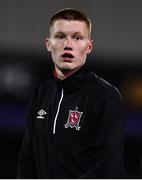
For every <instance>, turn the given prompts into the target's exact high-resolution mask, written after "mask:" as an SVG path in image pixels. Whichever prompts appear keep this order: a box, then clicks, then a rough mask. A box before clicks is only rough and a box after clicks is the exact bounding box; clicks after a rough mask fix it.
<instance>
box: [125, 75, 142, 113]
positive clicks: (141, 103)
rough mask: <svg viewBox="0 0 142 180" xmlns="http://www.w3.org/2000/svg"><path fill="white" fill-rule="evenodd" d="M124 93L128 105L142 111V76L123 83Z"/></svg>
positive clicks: (128, 79)
mask: <svg viewBox="0 0 142 180" xmlns="http://www.w3.org/2000/svg"><path fill="white" fill-rule="evenodd" d="M122 89H123V93H124V97H125V100H126V102H127V105H128V106H129V107H131V108H132V109H135V110H138V109H139V110H142V75H133V76H129V77H127V79H125V80H124V81H123V87H122Z"/></svg>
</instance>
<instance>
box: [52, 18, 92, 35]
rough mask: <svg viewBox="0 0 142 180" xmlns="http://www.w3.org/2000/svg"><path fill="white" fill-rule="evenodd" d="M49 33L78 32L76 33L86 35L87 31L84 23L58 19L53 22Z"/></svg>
mask: <svg viewBox="0 0 142 180" xmlns="http://www.w3.org/2000/svg"><path fill="white" fill-rule="evenodd" d="M50 32H51V34H52V33H53V34H54V33H57V32H63V33H71V32H72V33H73V32H75V33H76V32H78V33H83V34H84V33H87V34H88V32H89V29H88V27H87V25H86V23H85V22H84V21H77V20H63V19H60V20H57V21H55V22H54V24H53V25H52V27H51V31H50Z"/></svg>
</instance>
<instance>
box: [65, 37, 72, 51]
mask: <svg viewBox="0 0 142 180" xmlns="http://www.w3.org/2000/svg"><path fill="white" fill-rule="evenodd" d="M64 49H65V50H72V39H71V38H70V37H67V38H66V40H65V43H64Z"/></svg>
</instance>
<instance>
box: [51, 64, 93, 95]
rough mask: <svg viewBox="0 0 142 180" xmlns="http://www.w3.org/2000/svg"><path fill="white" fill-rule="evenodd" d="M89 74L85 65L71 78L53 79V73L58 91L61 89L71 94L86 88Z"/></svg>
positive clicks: (88, 69)
mask: <svg viewBox="0 0 142 180" xmlns="http://www.w3.org/2000/svg"><path fill="white" fill-rule="evenodd" d="M89 72H90V68H89V66H88V65H86V64H85V65H84V66H83V67H81V68H80V69H79V70H78V71H76V72H75V73H73V74H72V75H71V76H69V77H67V78H66V79H65V80H60V79H58V78H57V76H56V77H55V72H54V77H55V80H56V83H57V86H58V87H59V88H60V89H63V90H64V92H72V91H76V90H78V89H80V88H82V87H83V86H86V83H87V82H88V80H89V77H90V76H89V74H90V73H89Z"/></svg>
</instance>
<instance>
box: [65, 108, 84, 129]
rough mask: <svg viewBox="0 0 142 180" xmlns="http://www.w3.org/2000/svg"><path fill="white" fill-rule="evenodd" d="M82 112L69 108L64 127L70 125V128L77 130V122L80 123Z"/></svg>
mask: <svg viewBox="0 0 142 180" xmlns="http://www.w3.org/2000/svg"><path fill="white" fill-rule="evenodd" d="M82 114H83V112H79V111H77V110H75V111H72V110H69V116H68V120H67V123H66V124H65V128H68V127H71V128H74V127H75V128H76V130H79V129H80V127H79V123H80V119H81V116H82Z"/></svg>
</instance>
